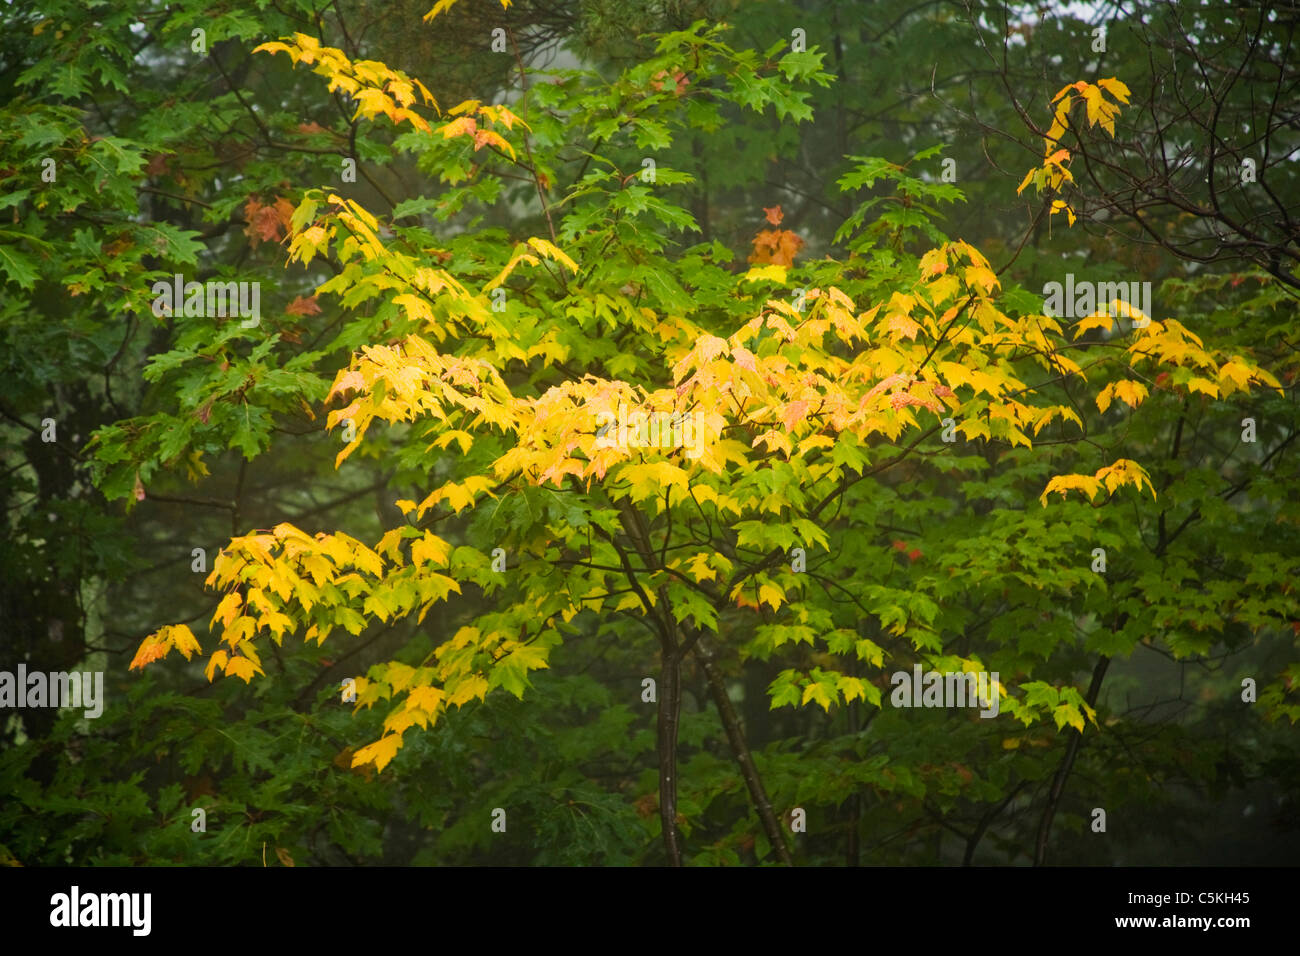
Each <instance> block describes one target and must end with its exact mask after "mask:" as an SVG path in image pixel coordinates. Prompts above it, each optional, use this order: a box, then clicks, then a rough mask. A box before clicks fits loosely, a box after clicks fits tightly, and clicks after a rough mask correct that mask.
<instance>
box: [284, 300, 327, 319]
mask: <svg viewBox="0 0 1300 956" xmlns="http://www.w3.org/2000/svg"><path fill="white" fill-rule="evenodd" d="M284 311H285V313H286V314H287V315H320V306H319V305H318V304H317V302H316V296H314V295H311V296H301V295H300V296H298V297H297V298H295V299H294V300H293V301H292V302H290V303H289V304H288V305H286V306H285V307H284Z"/></svg>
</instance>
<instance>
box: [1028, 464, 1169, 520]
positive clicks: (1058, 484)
mask: <svg viewBox="0 0 1300 956" xmlns="http://www.w3.org/2000/svg"><path fill="white" fill-rule="evenodd" d="M1144 484H1145V485H1146V486H1147V490H1148V491H1150V492H1151V497H1152V498H1154V497H1155V496H1156V489H1155V486H1154V485H1152V484H1151V477H1150V476H1149V475H1148V474H1147V473H1146V469H1144V468H1143V467H1142V466H1141V465H1139V464H1138V463H1137V462H1135V461H1132V460H1130V459H1128V458H1120V459H1118V460H1117V461H1116V462H1115V463H1114V464H1113V465H1107V466H1106V467H1105V468H1102V469H1101V470H1100V471H1098V472H1097V473H1096V474H1095V475H1093V476H1092V477H1091V478H1090V477H1088V476H1087V475H1057V476H1056V477H1055V478H1053V479H1052V480H1051V481H1049V482H1048V483H1047V487H1046V488H1045V489H1044V490H1043V493H1042V495H1041V496H1040V497H1039V499H1038V500H1039V502H1040V503H1041V504H1042V505H1043V507H1044V508H1046V507H1047V496H1048V495H1050V494H1051V493H1052V492H1053V491H1056V492H1060V494H1061V497H1063V498H1064V497H1065V495H1066V493H1067V492H1069V491H1082V492H1083V493H1084V494H1085V495H1087V496H1088V500H1089V501H1091V500H1093V499H1094V498H1096V496H1097V493H1098V492H1099V491H1101V489H1102V488H1105V489H1106V493H1107V495H1110V494H1112V493H1113V492H1115V491H1116V490H1117V489H1119V488H1121V487H1123V486H1124V485H1133V486H1134V487H1136V488H1137V489H1138V491H1141V490H1142V486H1143V485H1144Z"/></svg>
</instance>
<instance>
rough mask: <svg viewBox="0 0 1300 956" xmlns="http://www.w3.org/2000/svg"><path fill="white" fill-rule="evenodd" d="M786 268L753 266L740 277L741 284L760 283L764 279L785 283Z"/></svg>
mask: <svg viewBox="0 0 1300 956" xmlns="http://www.w3.org/2000/svg"><path fill="white" fill-rule="evenodd" d="M785 275H786V268H785V266H780V265H775V264H771V263H769V264H768V265H763V266H754V268H752V269H750V270H749V271H748V272H746V273H745V274H744V275H743V276H741V277H740V281H742V282H761V281H763V280H764V279H770V280H772V281H773V282H779V283H782V284H784V283H785Z"/></svg>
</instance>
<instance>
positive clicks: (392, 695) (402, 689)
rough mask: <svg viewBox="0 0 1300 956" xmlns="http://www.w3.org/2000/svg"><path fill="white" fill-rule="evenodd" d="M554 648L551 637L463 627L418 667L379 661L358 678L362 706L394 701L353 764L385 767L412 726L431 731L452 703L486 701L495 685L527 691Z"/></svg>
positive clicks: (359, 706) (458, 704)
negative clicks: (524, 636)
mask: <svg viewBox="0 0 1300 956" xmlns="http://www.w3.org/2000/svg"><path fill="white" fill-rule="evenodd" d="M548 649H549V643H547V642H544V641H536V642H532V641H524V640H519V639H518V638H515V637H511V636H510V634H509V633H508V632H506V631H504V630H502V629H499V628H487V629H480V628H478V627H462V628H460V629H459V630H458V631H457V632H456V633H455V634H454V635H452V637H451V639H450V640H447V641H444V642H442V643H441V644H439V645H438V647H437V648H436V649H435V650H434V651H433V653H432V654H431V655H429V657H428V658H426V659H425V661H424V662H423V663H422V664H421V665H420V666H418V667H412V666H411V665H409V664H404V663H401V662H400V661H390V662H388V663H386V664H377V665H375V666H374V667H372V668H371V669H370V673H369V676H368V677H361V678H358V679H357V681H356V686H355V688H354V689H355V691H356V695H357V698H356V707H357V709H359V708H361V707H366V708H370V707H373V706H374V705H375V704H377V703H379V702H380V701H387V702H389V703H390V704H392V705H393V706H392V707H391V708H390V709H389V712H388V714H387V716H385V718H384V733H383V735H382V736H381V737H380V738H379V739H378V740H376V741H373V742H372V743H369V744H367V745H366V746H364V747H361V748H360V749H359V750H357V752H356V753H355V754H353V756H352V766H353V767H361V766H364V765H366V764H371V763H373V764H374V765H375V769H376V770H379V771H382V770H383V769H384V767H386V766H387V765H388V763H389V762H390V761H391V760H392V759H393V757H394V756H395V755H396V753H397V751H398V750H399V749H401V746H402V738H403V735H404V734H405V733H406V731H407V730H409V729H410V728H411V727H417V726H418V727H421V728H423V729H426V730H427V729H428V728H430V727H432V726H433V725H434V724H436V723H437V722H438V719H439V717H440V716H441V715H442V714H443V712H444V711H446V709H447V708H448V707H453V706H454V707H463V706H465V705H466V704H468V703H470V702H472V701H475V700H483V698H484V697H486V696H487V694H488V692H489V691H490V690H492V688H493V687H497V686H504V687H506V688H507V689H509V690H511V691H512V692H514V693H515V694H516V695H519V694H521V693H522V690H523V687H524V686H526V675H527V673H528V672H529V671H533V670H540V669H544V668H546V667H547V666H549V665H548V664H547V657H548ZM399 697H402V698H403V699H401V700H400V702H399Z"/></svg>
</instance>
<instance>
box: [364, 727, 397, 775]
mask: <svg viewBox="0 0 1300 956" xmlns="http://www.w3.org/2000/svg"><path fill="white" fill-rule="evenodd" d="M401 746H402V735H401V734H385V735H384V736H383V737H380V738H379V739H378V740H376V741H375V742H374V743H371V744H366V745H365V746H364V747H362V748H361V749H360V750H358V751H357V752H356V753H354V754H353V755H352V766H353V767H363V766H365V765H366V764H368V763H373V764H374V765H375V769H376V770H377V771H379V772H380V773H383V771H384V768H385V767H387V766H388V765H389V764H390V763H392V761H393V758H394V757H395V756H397V751H398V750H400V749H401Z"/></svg>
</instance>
